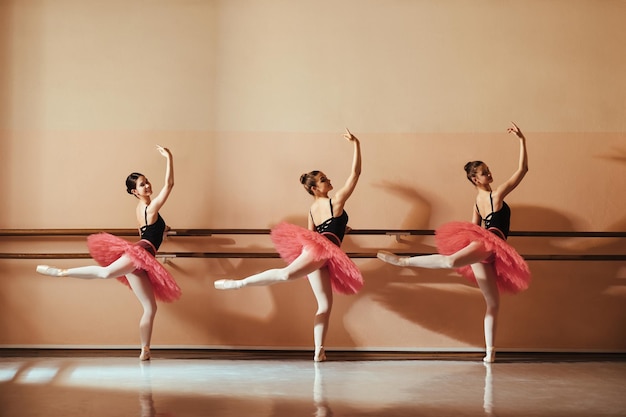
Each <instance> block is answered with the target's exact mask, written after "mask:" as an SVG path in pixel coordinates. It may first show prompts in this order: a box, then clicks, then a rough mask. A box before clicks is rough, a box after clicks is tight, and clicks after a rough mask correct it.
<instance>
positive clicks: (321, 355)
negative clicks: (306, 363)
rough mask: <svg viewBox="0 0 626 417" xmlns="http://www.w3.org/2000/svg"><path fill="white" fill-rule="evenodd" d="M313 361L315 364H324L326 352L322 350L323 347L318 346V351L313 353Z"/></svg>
mask: <svg viewBox="0 0 626 417" xmlns="http://www.w3.org/2000/svg"><path fill="white" fill-rule="evenodd" d="M313 360H314V361H315V362H324V361H325V360H326V351H325V350H324V346H320V348H319V350H316V351H315V356H314V357H313Z"/></svg>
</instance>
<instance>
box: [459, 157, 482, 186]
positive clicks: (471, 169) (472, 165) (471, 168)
mask: <svg viewBox="0 0 626 417" xmlns="http://www.w3.org/2000/svg"><path fill="white" fill-rule="evenodd" d="M482 165H485V163H484V162H483V161H471V162H468V163H467V164H465V167H464V169H465V173H466V174H467V179H468V180H469V182H471V183H472V185H476V184H474V181H472V178H474V177H475V176H476V171H478V168H479V167H481V166H482Z"/></svg>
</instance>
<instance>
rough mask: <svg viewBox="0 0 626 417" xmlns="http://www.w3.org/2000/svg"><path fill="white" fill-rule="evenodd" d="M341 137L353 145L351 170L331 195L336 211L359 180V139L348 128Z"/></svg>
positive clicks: (348, 196) (339, 210)
mask: <svg viewBox="0 0 626 417" xmlns="http://www.w3.org/2000/svg"><path fill="white" fill-rule="evenodd" d="M343 137H344V138H346V139H347V140H348V141H350V142H352V144H353V145H354V155H353V157H352V170H351V171H350V176H349V177H348V179H347V180H346V183H345V184H344V186H343V187H341V189H340V190H339V191H337V193H336V194H335V196H334V197H333V207H335V208H336V209H337V210H336V212H338V213H340V212H341V211H342V210H343V205H344V204H345V202H346V201H347V200H348V198H350V196H351V195H352V192H353V191H354V188H355V187H356V184H357V182H358V181H359V176H360V175H361V144H360V142H359V139H357V137H356V136H354V135H353V134H352V133H351V132H350V131H349V130H348V129H346V133H344V135H343Z"/></svg>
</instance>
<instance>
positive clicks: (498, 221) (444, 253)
mask: <svg viewBox="0 0 626 417" xmlns="http://www.w3.org/2000/svg"><path fill="white" fill-rule="evenodd" d="M507 132H508V133H513V134H515V135H516V136H517V138H518V139H519V143H520V151H519V163H518V167H517V170H516V171H515V172H514V173H513V175H512V176H511V177H510V178H509V179H508V180H507V181H505V182H504V183H503V184H501V185H500V186H498V187H497V188H496V189H492V187H491V184H492V182H493V177H492V176H491V172H490V171H489V167H488V166H487V165H486V164H485V163H484V162H482V161H472V162H468V163H467V164H465V167H464V169H465V172H466V174H467V179H468V180H469V181H470V182H471V183H472V184H473V185H474V186H475V187H476V190H477V195H476V202H475V205H474V209H473V211H472V222H471V223H469V222H450V223H447V224H444V225H443V226H441V227H440V228H439V229H437V230H436V233H435V240H436V243H437V249H438V252H439V253H438V254H434V255H425V256H414V257H403V256H397V255H395V254H393V253H390V252H387V251H379V252H378V254H377V257H378V258H379V259H381V260H382V261H384V262H387V263H390V264H392V265H397V266H403V267H420V268H430V269H440V268H441V269H449V268H454V269H456V270H457V271H458V272H459V273H460V274H461V275H463V276H464V277H466V278H467V279H469V280H470V281H472V282H474V283H477V285H478V288H479V289H480V291H481V292H482V294H483V297H484V299H485V302H486V304H487V308H486V312H485V317H484V332H485V345H486V354H485V357H484V358H483V361H484V362H487V363H491V362H493V361H494V360H495V347H494V343H495V333H496V324H497V316H498V310H499V306H500V291H503V292H510V293H517V292H519V291H522V290H525V289H526V288H528V284H529V282H530V271H529V269H528V265H527V264H526V262H525V261H524V259H523V258H522V257H521V256H520V255H519V254H518V253H517V252H516V251H515V249H514V248H513V247H512V246H510V245H509V244H508V243H507V242H506V239H507V237H508V234H509V226H510V219H511V209H510V208H509V206H508V205H507V204H506V202H505V201H504V198H505V197H506V196H507V195H508V194H509V193H510V192H511V191H513V190H514V189H515V188H516V187H517V186H518V185H519V184H520V182H521V181H522V179H523V178H524V176H525V175H526V173H527V172H528V154H527V151H526V138H525V137H524V134H523V133H522V131H521V130H520V128H519V127H518V126H517V125H516V124H515V123H511V127H509V128H508V129H507ZM483 223H484V228H483V227H481V225H482V224H483Z"/></svg>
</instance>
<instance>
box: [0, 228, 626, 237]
mask: <svg viewBox="0 0 626 417" xmlns="http://www.w3.org/2000/svg"><path fill="white" fill-rule="evenodd" d="M100 232H105V233H110V234H112V235H115V236H138V232H137V229H0V237H20V236H21V237H46V236H49V237H54V236H57V237H62V236H89V235H92V234H95V233H100ZM270 232H271V229H171V230H168V231H167V232H166V235H167V236H184V237H193V236H213V235H269V234H270ZM348 234H349V235H372V236H374V235H386V236H431V235H434V234H435V231H434V230H433V229H352V230H350V232H349V233H348ZM513 236H517V237H520V236H521V237H581V238H590V237H599V238H610V237H613V238H624V237H626V232H575V231H511V232H510V233H509V237H513Z"/></svg>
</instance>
